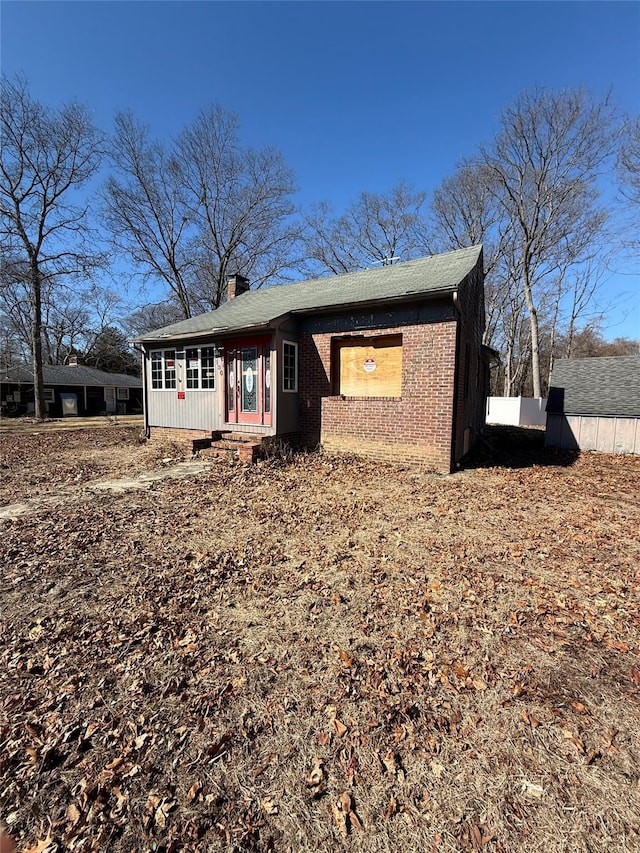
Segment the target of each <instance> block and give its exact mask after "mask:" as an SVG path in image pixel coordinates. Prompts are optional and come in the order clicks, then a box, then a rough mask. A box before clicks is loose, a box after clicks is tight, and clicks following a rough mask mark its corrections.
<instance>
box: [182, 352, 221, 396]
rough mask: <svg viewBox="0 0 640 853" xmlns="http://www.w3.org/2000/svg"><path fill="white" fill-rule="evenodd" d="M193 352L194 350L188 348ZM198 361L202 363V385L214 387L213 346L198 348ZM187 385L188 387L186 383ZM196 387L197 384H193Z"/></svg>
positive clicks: (214, 364)
mask: <svg viewBox="0 0 640 853" xmlns="http://www.w3.org/2000/svg"><path fill="white" fill-rule="evenodd" d="M189 352H195V350H189ZM200 363H201V365H202V387H203V388H215V387H216V369H215V368H216V350H215V347H202V349H201V350H200ZM187 387H189V386H188V385H187ZM195 387H197V386H195Z"/></svg>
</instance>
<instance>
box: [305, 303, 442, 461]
mask: <svg viewBox="0 0 640 853" xmlns="http://www.w3.org/2000/svg"><path fill="white" fill-rule="evenodd" d="M456 327H457V323H456V321H455V320H450V321H447V322H438V323H427V324H424V325H414V326H401V327H393V328H385V329H376V331H375V333H374V334H375V335H391V334H401V335H402V350H403V355H402V396H401V397H397V398H396V397H391V398H388V397H387V398H380V397H371V398H367V397H346V398H345V397H336V396H332V392H331V383H330V379H331V377H330V369H331V339H332V337H336V335H334V334H331V333H322V334H302V335H301V336H300V353H299V356H300V406H301V412H300V422H301V431H302V435H303V439H304V440H305V441H306V443H307V444H311V445H313V444H317V443H318V442H320V443H321V444H322V446H323V447H325V448H326V449H327V450H336V451H343V452H356V453H363V454H365V455H367V456H371V457H373V458H376V459H381V460H388V461H397V462H408V463H413V464H416V463H417V464H423V465H427V466H429V467H432V468H435V469H436V470H438V471H443V472H448V471H450V469H451V435H452V429H453V405H454V374H455V356H456Z"/></svg>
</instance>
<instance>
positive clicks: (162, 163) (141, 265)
mask: <svg viewBox="0 0 640 853" xmlns="http://www.w3.org/2000/svg"><path fill="white" fill-rule="evenodd" d="M110 156H111V160H112V162H113V165H114V167H115V173H116V175H117V177H116V176H115V175H111V176H110V177H109V178H108V179H107V183H106V186H105V189H104V193H103V199H104V202H105V223H106V225H107V227H109V228H110V230H111V233H112V234H113V237H114V241H115V243H116V245H117V247H118V248H119V249H120V250H121V251H123V252H124V253H125V254H126V255H128V256H129V258H130V259H131V260H132V261H133V262H134V264H135V265H136V266H137V267H138V269H140V270H141V271H142V274H143V276H144V277H145V278H147V279H148V278H150V277H151V278H155V279H156V280H160V281H162V282H164V284H165V285H166V286H167V287H168V289H169V292H170V293H171V294H172V296H173V298H174V299H175V301H176V303H177V304H178V305H179V306H180V310H181V313H182V316H183V318H184V317H190V316H191V314H192V306H191V300H190V294H189V286H188V278H189V274H190V273H191V271H192V269H193V264H194V262H193V253H192V252H190V251H189V249H190V243H191V242H192V236H191V231H190V226H191V221H190V214H189V210H188V207H187V200H186V191H185V187H184V179H183V176H182V169H181V165H180V163H179V162H178V159H177V158H176V157H175V156H174V155H173V154H172V153H170V152H167V151H166V149H165V147H164V146H163V145H161V144H160V143H159V142H154V141H152V140H150V139H149V132H148V129H147V128H145V127H143V126H141V125H139V124H137V123H136V121H135V119H134V118H133V116H132V115H131V114H130V113H120V114H118V115H117V116H116V129H115V134H114V137H113V140H112V144H111V147H110Z"/></svg>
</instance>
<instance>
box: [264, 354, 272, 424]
mask: <svg viewBox="0 0 640 853" xmlns="http://www.w3.org/2000/svg"><path fill="white" fill-rule="evenodd" d="M262 399H263V400H264V410H265V412H270V411H271V349H270V348H269V344H267V345H266V346H265V348H264V392H263V398H262Z"/></svg>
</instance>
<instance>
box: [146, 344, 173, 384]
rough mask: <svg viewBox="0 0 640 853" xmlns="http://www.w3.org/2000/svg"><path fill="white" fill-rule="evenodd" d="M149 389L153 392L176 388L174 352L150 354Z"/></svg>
mask: <svg viewBox="0 0 640 853" xmlns="http://www.w3.org/2000/svg"><path fill="white" fill-rule="evenodd" d="M151 387H152V388H153V389H155V390H160V389H162V388H175V387H176V351H175V350H172V349H166V350H155V351H154V352H152V353H151Z"/></svg>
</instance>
